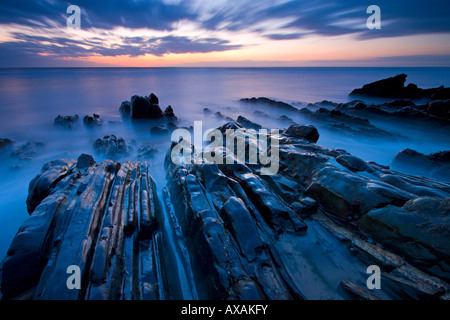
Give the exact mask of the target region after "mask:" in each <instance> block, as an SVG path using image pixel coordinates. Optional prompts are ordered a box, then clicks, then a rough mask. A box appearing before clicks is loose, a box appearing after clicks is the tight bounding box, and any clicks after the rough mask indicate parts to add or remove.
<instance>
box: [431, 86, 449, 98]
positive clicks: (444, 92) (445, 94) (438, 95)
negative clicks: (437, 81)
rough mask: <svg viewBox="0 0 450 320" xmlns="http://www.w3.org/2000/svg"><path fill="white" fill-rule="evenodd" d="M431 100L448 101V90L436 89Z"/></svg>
mask: <svg viewBox="0 0 450 320" xmlns="http://www.w3.org/2000/svg"><path fill="white" fill-rule="evenodd" d="M431 100H450V88H444V87H440V88H438V90H437V91H436V92H435V93H434V94H433V95H432V96H431Z"/></svg>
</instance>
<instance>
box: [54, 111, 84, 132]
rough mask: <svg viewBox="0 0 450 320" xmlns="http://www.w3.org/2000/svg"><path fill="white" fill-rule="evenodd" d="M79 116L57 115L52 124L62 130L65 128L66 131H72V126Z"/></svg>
mask: <svg viewBox="0 0 450 320" xmlns="http://www.w3.org/2000/svg"><path fill="white" fill-rule="evenodd" d="M79 118H80V117H79V116H78V115H77V114H76V115H74V116H62V115H58V116H57V117H56V118H55V120H54V122H53V124H54V125H55V126H56V127H63V128H67V129H72V128H73V126H74V125H75V124H76V123H77V122H78V120H79Z"/></svg>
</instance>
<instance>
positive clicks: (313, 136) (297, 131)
mask: <svg viewBox="0 0 450 320" xmlns="http://www.w3.org/2000/svg"><path fill="white" fill-rule="evenodd" d="M283 134H285V135H288V136H291V137H294V138H298V139H305V140H307V141H309V142H314V143H316V142H317V140H319V131H317V128H316V127H314V126H311V125H308V126H305V125H300V124H293V125H292V126H290V127H289V128H287V130H285V131H284V132H283Z"/></svg>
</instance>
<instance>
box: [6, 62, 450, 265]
mask: <svg viewBox="0 0 450 320" xmlns="http://www.w3.org/2000/svg"><path fill="white" fill-rule="evenodd" d="M399 73H406V74H408V78H407V82H408V83H409V82H412V83H416V84H417V85H419V87H422V88H430V87H437V86H440V85H445V86H449V85H450V68H80V69H71V68H61V69H0V114H1V116H0V138H6V137H7V138H10V139H12V140H14V141H16V142H17V143H18V144H20V143H24V142H26V141H30V140H34V141H40V142H43V143H44V144H45V147H44V149H42V151H41V152H39V153H38V154H37V155H36V156H35V157H34V158H33V159H32V160H29V161H24V162H21V163H20V165H21V168H20V169H17V170H10V166H11V165H12V163H11V160H10V159H7V158H1V159H0V161H1V163H0V190H1V191H0V259H1V257H3V256H4V254H5V253H6V250H7V248H8V247H9V244H10V242H11V240H12V237H13V236H14V234H15V233H16V232H17V230H18V228H19V226H20V225H21V224H22V222H23V221H24V220H25V219H26V218H27V217H28V214H27V212H26V206H25V199H26V196H27V189H28V183H29V181H30V180H31V179H32V178H33V177H34V176H35V175H36V174H37V173H38V172H39V170H40V168H41V167H42V164H43V163H45V162H46V161H48V160H50V159H54V158H61V157H65V158H66V157H74V158H76V157H77V156H78V155H79V154H80V153H81V152H87V153H92V143H93V141H95V139H97V138H99V137H103V136H104V135H106V134H116V135H117V136H122V137H124V138H125V139H126V140H127V141H130V140H132V139H134V140H136V141H138V143H147V144H159V146H160V150H162V151H161V154H162V155H163V154H164V153H165V147H166V146H167V141H165V142H155V141H153V140H152V138H151V137H150V134H149V130H148V128H144V129H142V128H141V129H137V128H132V127H130V126H129V125H123V124H122V123H121V118H120V114H119V112H118V108H119V106H120V104H121V102H122V101H124V100H129V99H130V97H131V96H132V95H135V94H137V95H149V94H150V93H151V92H154V93H155V94H156V95H157V96H158V97H159V99H160V105H161V107H162V108H163V109H164V108H165V107H166V106H167V105H169V104H170V105H172V107H173V108H174V110H175V113H176V115H177V116H178V118H179V119H180V123H181V124H182V125H193V121H194V120H203V121H204V127H209V128H213V127H214V126H217V125H218V124H220V123H223V122H224V120H219V119H217V118H215V117H214V116H213V117H206V116H205V115H204V114H203V112H202V110H203V108H205V107H207V108H209V109H211V110H212V111H214V112H216V111H220V112H221V113H222V114H223V115H225V116H230V117H232V118H236V117H237V116H238V115H239V114H243V115H245V116H247V117H248V118H250V119H252V118H254V115H252V112H253V111H254V110H253V109H252V108H253V107H251V106H247V107H244V106H242V105H241V104H239V103H237V101H238V100H239V99H241V98H250V97H260V96H264V97H269V98H273V99H277V100H281V101H285V102H288V103H294V104H295V105H296V106H297V105H300V103H304V104H306V103H308V102H317V101H322V100H332V101H335V102H346V101H348V100H349V99H348V93H350V92H351V90H353V89H354V88H357V87H361V86H362V85H363V84H365V83H368V82H372V81H375V80H379V79H382V78H386V77H390V76H393V75H396V74H399ZM94 112H95V113H97V114H100V115H101V117H102V118H103V119H104V120H105V124H104V126H103V127H102V128H99V129H97V130H87V129H86V128H84V127H83V126H82V125H79V127H77V128H75V129H74V130H71V131H61V130H58V129H56V128H54V127H53V120H54V118H55V117H56V116H57V115H58V114H62V115H74V114H79V115H80V116H81V117H83V116H84V115H86V114H92V113H94ZM265 112H266V111H265ZM267 113H270V114H271V116H273V117H274V118H277V117H279V116H281V115H282V114H284V113H283V112H280V111H278V110H270V111H267ZM288 116H290V117H292V118H293V119H294V120H296V121H297V122H302V119H301V118H299V117H298V116H295V115H288ZM255 120H258V121H260V122H265V123H262V124H265V125H266V126H269V127H272V128H277V127H281V126H283V124H282V123H277V122H276V121H274V120H270V119H255ZM205 123H206V124H205ZM377 125H378V123H377ZM380 126H381V127H383V124H380ZM391 127H394V128H395V130H397V131H399V132H400V133H401V132H402V130H403V129H402V127H401V126H400V127H399V126H398V124H386V128H391ZM205 129H206V128H205ZM319 129H320V128H319ZM405 130H406V129H405ZM422 131H423V130H422V128H412V129H411V128H408V129H407V131H405V132H407V135H408V138H409V139H408V140H404V141H403V140H402V141H385V142H379V143H377V144H374V142H373V141H366V140H364V139H356V140H355V139H354V138H349V137H341V136H337V135H336V134H334V133H332V132H327V131H326V130H324V131H321V138H320V140H319V143H321V144H323V145H326V146H329V147H334V148H344V149H347V150H348V151H350V152H351V153H353V154H355V155H358V156H360V157H362V158H364V159H366V160H374V161H377V162H380V163H383V164H387V165H388V164H389V162H390V160H391V159H392V157H393V155H395V153H397V152H398V151H400V150H402V149H403V148H406V147H411V148H414V149H416V150H418V151H421V152H426V153H430V152H436V151H440V150H442V149H445V148H447V149H449V148H448V147H449V145H450V143H449V139H448V136H437V137H432V139H430V138H429V137H428V133H429V132H428V133H427V135H424V134H423V132H422ZM96 160H97V161H99V160H101V159H97V158H96ZM160 160H161V159H160ZM161 161H162V160H161ZM161 161H159V162H158V161H156V162H157V163H155V164H154V168H155V169H154V170H155V171H158V169H157V168H158V166H160V165H161ZM155 176H161V178H158V180H160V181H159V184H162V183H163V177H164V175H163V174H155ZM161 187H162V186H161Z"/></svg>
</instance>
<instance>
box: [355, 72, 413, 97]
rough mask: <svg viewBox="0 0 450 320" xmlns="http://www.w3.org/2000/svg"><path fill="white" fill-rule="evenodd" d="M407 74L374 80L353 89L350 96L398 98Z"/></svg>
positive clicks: (401, 92)
mask: <svg viewBox="0 0 450 320" xmlns="http://www.w3.org/2000/svg"><path fill="white" fill-rule="evenodd" d="M406 77H407V75H406V74H404V73H402V74H399V75H397V76H395V77H392V78H387V79H383V80H379V81H375V82H372V83H369V84H366V85H364V86H363V87H362V88H361V89H355V90H353V91H352V92H351V93H350V96H369V97H384V98H399V97H400V96H401V95H402V94H403V89H404V85H405V81H406Z"/></svg>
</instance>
